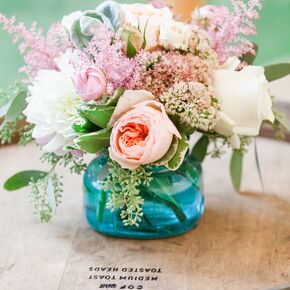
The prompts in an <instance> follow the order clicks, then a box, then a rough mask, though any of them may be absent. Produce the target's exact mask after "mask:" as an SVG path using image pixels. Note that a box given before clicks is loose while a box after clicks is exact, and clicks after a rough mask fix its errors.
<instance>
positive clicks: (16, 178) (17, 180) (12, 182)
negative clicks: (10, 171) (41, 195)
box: [4, 170, 48, 191]
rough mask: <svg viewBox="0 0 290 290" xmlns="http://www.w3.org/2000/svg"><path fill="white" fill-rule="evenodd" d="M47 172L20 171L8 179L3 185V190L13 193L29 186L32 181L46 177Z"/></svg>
mask: <svg viewBox="0 0 290 290" xmlns="http://www.w3.org/2000/svg"><path fill="white" fill-rule="evenodd" d="M47 174H48V173H47V172H44V171H38V170H27V171H21V172H18V173H17V174H15V175H13V176H12V177H10V178H9V179H8V180H7V181H6V182H5V184H4V189H6V190H8V191H14V190H17V189H20V188H22V187H25V186H27V185H29V183H30V182H31V181H32V180H33V181H37V180H39V179H42V178H44V177H46V176H47Z"/></svg>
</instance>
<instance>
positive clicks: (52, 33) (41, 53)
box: [0, 14, 71, 79]
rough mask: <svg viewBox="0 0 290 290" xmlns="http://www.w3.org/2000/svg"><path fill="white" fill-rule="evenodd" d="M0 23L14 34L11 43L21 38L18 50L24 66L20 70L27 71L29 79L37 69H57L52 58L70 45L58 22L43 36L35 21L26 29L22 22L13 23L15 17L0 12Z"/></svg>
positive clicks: (63, 29)
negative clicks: (8, 16)
mask: <svg viewBox="0 0 290 290" xmlns="http://www.w3.org/2000/svg"><path fill="white" fill-rule="evenodd" d="M0 23H2V25H3V29H4V30H6V31H7V32H8V33H9V34H11V35H13V36H14V39H13V43H16V42H18V41H20V39H22V41H23V42H22V43H21V44H20V45H19V51H20V53H21V54H22V55H23V58H24V63H25V66H23V67H22V68H21V69H20V71H21V72H25V73H27V75H28V78H29V79H31V78H33V77H35V75H36V74H37V72H38V71H39V70H42V69H57V67H56V64H55V63H54V58H55V57H57V56H58V55H59V54H60V53H62V52H64V51H65V50H66V49H67V48H68V47H70V46H71V43H70V41H69V38H68V35H67V33H66V31H65V28H64V27H63V26H62V25H60V24H53V25H52V26H51V28H50V29H49V32H48V34H47V37H45V36H43V35H42V31H41V30H38V29H36V23H33V24H32V27H31V28H30V29H27V28H26V27H25V26H24V24H23V23H19V24H15V17H12V18H7V17H6V16H5V15H3V14H0Z"/></svg>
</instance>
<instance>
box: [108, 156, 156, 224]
mask: <svg viewBox="0 0 290 290" xmlns="http://www.w3.org/2000/svg"><path fill="white" fill-rule="evenodd" d="M108 165H109V175H108V176H107V178H106V179H105V181H104V182H103V185H102V186H103V189H104V190H105V191H108V192H110V196H109V201H108V203H107V208H108V209H110V210H111V211H112V212H113V211H115V210H117V209H120V210H121V213H120V217H121V218H122V219H123V223H124V225H125V226H137V227H138V226H139V223H140V222H141V218H142V217H143V215H144V213H143V211H142V205H143V204H144V200H143V199H142V197H141V196H140V190H139V187H140V186H141V185H145V186H149V185H150V183H151V181H152V169H151V167H150V166H140V167H139V168H137V169H135V170H129V169H124V168H122V167H121V166H120V165H119V164H118V163H116V162H114V161H109V162H108Z"/></svg>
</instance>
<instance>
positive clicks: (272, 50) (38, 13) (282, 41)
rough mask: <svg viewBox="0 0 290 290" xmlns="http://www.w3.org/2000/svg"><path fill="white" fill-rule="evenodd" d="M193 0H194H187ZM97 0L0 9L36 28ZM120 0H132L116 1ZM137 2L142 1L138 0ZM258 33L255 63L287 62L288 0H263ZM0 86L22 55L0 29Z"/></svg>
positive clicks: (220, 0)
mask: <svg viewBox="0 0 290 290" xmlns="http://www.w3.org/2000/svg"><path fill="white" fill-rule="evenodd" d="M188 1H194V0H188ZM100 2H102V1H101V0H0V12H1V13H4V14H6V15H7V16H12V15H16V17H17V20H18V21H23V22H24V23H25V24H26V25H27V26H30V25H31V23H32V22H33V21H34V20H35V21H37V23H38V26H39V27H43V28H45V29H47V28H48V27H49V25H50V24H51V23H52V22H56V21H59V20H60V19H61V18H62V16H63V15H65V14H68V13H70V12H72V11H75V10H84V9H91V8H94V7H96V5H97V4H98V3H100ZM118 2H122V3H129V2H136V0H135V1H134V0H124V1H118ZM138 2H146V1H145V0H143V1H138ZM208 3H210V4H223V5H225V4H226V5H228V4H229V0H208ZM257 29H258V36H256V37H254V38H253V40H254V41H255V42H257V43H258V45H259V47H260V51H259V54H258V58H257V60H256V63H257V64H262V65H263V64H268V63H273V62H277V61H290V0H267V1H265V2H264V8H263V11H262V12H261V19H260V20H259V21H257ZM0 64H1V67H0V88H3V89H6V88H7V87H8V86H9V85H10V84H12V83H13V82H14V80H16V79H19V78H20V76H19V75H18V69H19V67H20V66H21V64H22V58H21V56H20V55H19V53H18V48H17V46H14V45H12V44H11V37H10V36H8V35H7V33H6V32H3V31H1V30H0Z"/></svg>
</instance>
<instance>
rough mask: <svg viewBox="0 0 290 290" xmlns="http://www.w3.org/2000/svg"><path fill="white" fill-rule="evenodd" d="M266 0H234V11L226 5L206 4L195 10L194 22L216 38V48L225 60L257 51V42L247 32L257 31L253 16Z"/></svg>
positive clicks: (214, 47) (213, 39)
mask: <svg viewBox="0 0 290 290" xmlns="http://www.w3.org/2000/svg"><path fill="white" fill-rule="evenodd" d="M261 1H262V0H249V1H247V3H245V2H244V1H242V0H231V3H232V7H233V9H232V11H231V10H229V9H228V8H227V7H224V6H221V7H219V6H205V7H202V8H201V9H200V13H198V12H197V13H194V14H193V22H194V23H195V24H197V25H199V26H202V27H203V28H205V29H206V31H207V32H208V33H209V35H210V36H211V38H212V41H213V49H214V50H215V51H216V53H217V54H218V56H219V61H220V62H221V63H223V62H224V61H226V60H227V59H228V58H229V57H231V56H237V57H240V56H242V55H244V54H246V53H251V54H255V49H254V44H253V43H252V42H251V41H249V40H248V39H246V38H245V36H249V35H255V34H256V26H255V24H254V23H253V20H255V19H258V18H259V14H258V12H257V10H260V9H261V8H262V4H261Z"/></svg>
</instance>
